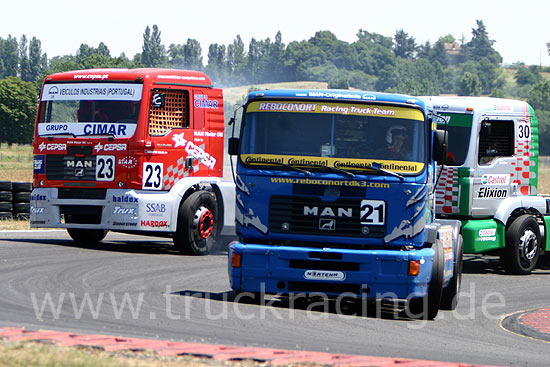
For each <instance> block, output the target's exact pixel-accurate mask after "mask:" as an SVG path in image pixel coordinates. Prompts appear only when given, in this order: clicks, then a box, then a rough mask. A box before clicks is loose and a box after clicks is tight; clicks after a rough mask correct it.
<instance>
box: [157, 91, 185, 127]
mask: <svg viewBox="0 0 550 367" xmlns="http://www.w3.org/2000/svg"><path fill="white" fill-rule="evenodd" d="M188 127H189V93H188V92H187V91H186V90H181V89H180V90H176V89H153V90H151V106H150V107H149V135H164V134H166V132H167V131H168V130H170V129H173V128H188Z"/></svg>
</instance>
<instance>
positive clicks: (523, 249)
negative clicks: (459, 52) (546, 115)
mask: <svg viewBox="0 0 550 367" xmlns="http://www.w3.org/2000/svg"><path fill="white" fill-rule="evenodd" d="M422 98H423V99H424V100H426V101H430V102H431V103H432V104H433V107H434V112H435V114H436V116H437V118H434V121H437V124H438V128H439V129H446V130H447V133H448V144H449V145H448V154H447V160H446V164H445V165H444V166H442V167H439V173H438V174H440V177H439V181H438V184H437V186H436V215H437V216H438V217H439V218H453V219H460V220H461V221H462V235H463V238H464V253H469V254H485V253H498V254H499V255H500V259H501V263H502V265H503V267H504V269H505V271H506V272H507V273H509V274H530V273H531V271H532V270H533V269H534V268H535V266H536V264H537V261H538V259H539V257H540V255H541V254H543V253H544V252H547V251H550V236H548V235H547V233H548V228H549V226H550V198H546V197H543V196H540V195H538V194H537V183H538V151H539V144H538V142H539V139H538V132H539V127H538V122H537V118H536V117H535V113H534V110H533V108H532V107H531V106H529V104H527V103H526V102H522V101H516V100H510V99H498V98H484V97H422Z"/></svg>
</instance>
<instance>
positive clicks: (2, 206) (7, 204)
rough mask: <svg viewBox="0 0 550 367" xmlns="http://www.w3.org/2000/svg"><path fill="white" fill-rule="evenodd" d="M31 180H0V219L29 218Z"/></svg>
mask: <svg viewBox="0 0 550 367" xmlns="http://www.w3.org/2000/svg"><path fill="white" fill-rule="evenodd" d="M31 192H32V183H31V182H11V181H0V219H21V220H28V219H29V218H30V209H31V208H30V207H31Z"/></svg>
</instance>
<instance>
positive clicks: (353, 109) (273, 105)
mask: <svg viewBox="0 0 550 367" xmlns="http://www.w3.org/2000/svg"><path fill="white" fill-rule="evenodd" d="M247 112H295V113H322V114H324V113H330V114H338V115H353V116H370V117H387V118H400V119H409V120H419V121H424V115H423V114H422V112H421V111H420V110H417V109H416V108H408V107H393V106H382V105H372V104H356V103H328V102H323V101H315V102H289V101H269V102H252V103H251V104H250V105H249V106H248V109H247Z"/></svg>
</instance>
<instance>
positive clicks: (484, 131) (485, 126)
mask: <svg viewBox="0 0 550 367" xmlns="http://www.w3.org/2000/svg"><path fill="white" fill-rule="evenodd" d="M492 132H493V129H492V125H491V123H490V122H489V121H483V122H481V130H480V131H479V134H480V135H481V136H482V137H484V138H486V137H488V136H491V135H492Z"/></svg>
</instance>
